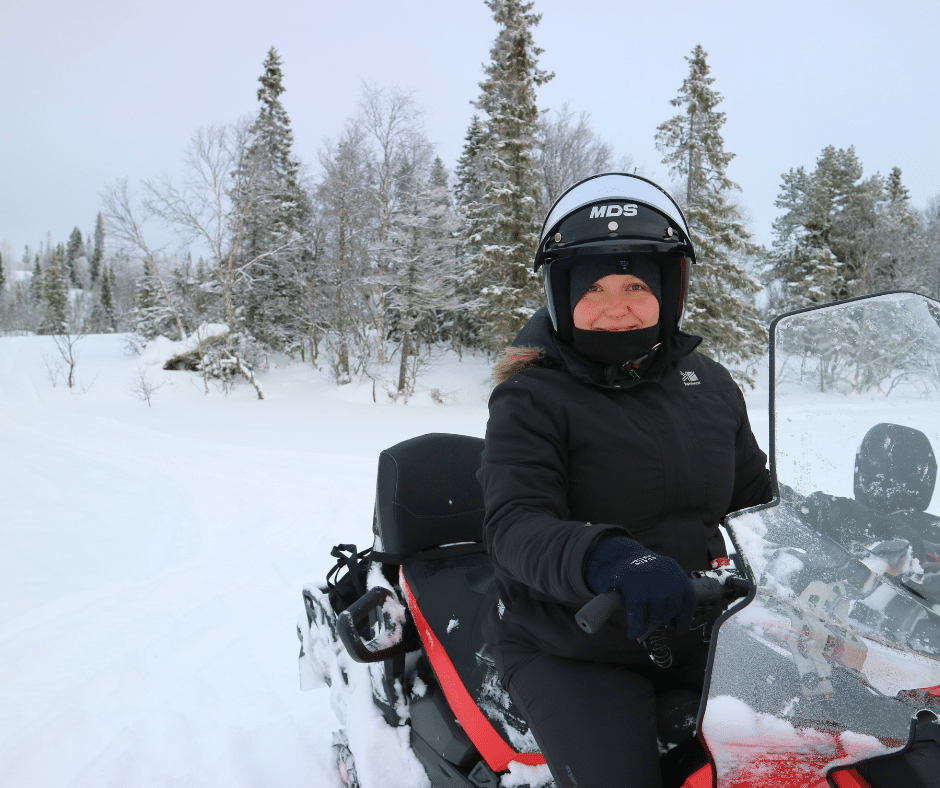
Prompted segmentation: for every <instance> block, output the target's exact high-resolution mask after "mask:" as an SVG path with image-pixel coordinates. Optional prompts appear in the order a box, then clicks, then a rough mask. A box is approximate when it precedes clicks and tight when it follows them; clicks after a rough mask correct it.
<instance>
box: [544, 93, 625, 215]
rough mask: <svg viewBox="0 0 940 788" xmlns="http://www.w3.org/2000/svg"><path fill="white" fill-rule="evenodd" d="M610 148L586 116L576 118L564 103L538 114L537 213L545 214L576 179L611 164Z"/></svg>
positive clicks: (602, 170) (581, 115) (597, 171)
mask: <svg viewBox="0 0 940 788" xmlns="http://www.w3.org/2000/svg"><path fill="white" fill-rule="evenodd" d="M613 158H614V151H613V148H612V147H611V146H610V145H609V144H608V143H607V142H605V141H604V140H602V139H601V138H600V137H598V136H597V134H596V133H595V132H594V129H592V128H591V121H590V116H589V115H588V113H587V112H582V113H581V114H580V115H579V116H578V118H577V120H576V119H575V117H574V113H573V112H572V111H571V109H570V108H569V106H568V104H567V103H565V104H563V105H562V107H561V109H560V110H559V111H557V112H552V113H545V114H543V115H542V116H541V117H540V118H539V130H538V137H537V138H536V146H535V168H536V172H537V173H538V179H539V182H540V184H541V187H542V188H541V190H540V193H539V205H538V215H539V216H545V215H546V214H547V213H548V209H549V208H551V206H552V203H554V202H555V200H557V199H558V198H559V197H560V196H561V195H562V193H563V192H564V191H565V190H566V189H567V188H568V187H569V186H573V185H574V184H576V183H577V182H578V181H581V180H584V178H587V177H588V176H590V175H597V174H598V173H601V172H609V171H611V169H612V168H613Z"/></svg>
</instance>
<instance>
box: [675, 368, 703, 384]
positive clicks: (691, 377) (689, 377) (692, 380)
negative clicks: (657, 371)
mask: <svg viewBox="0 0 940 788" xmlns="http://www.w3.org/2000/svg"><path fill="white" fill-rule="evenodd" d="M679 375H681V376H682V382H683V383H685V385H686V386H698V385H701V383H702V381H700V380H699V379H698V377H697V376H696V374H695V373H694V372H683V371H682V370H681V369H680V370H679Z"/></svg>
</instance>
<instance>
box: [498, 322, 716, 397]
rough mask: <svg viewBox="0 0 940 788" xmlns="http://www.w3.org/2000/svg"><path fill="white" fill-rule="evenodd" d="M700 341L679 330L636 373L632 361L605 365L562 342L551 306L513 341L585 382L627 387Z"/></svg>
mask: <svg viewBox="0 0 940 788" xmlns="http://www.w3.org/2000/svg"><path fill="white" fill-rule="evenodd" d="M701 341H702V338H701V337H696V336H692V335H691V334H683V333H682V332H681V331H676V333H675V334H673V336H671V337H669V338H667V339H665V340H663V341H662V343H661V344H660V346H659V347H658V348H657V349H656V350H655V351H654V352H653V353H651V354H650V355H649V357H647V358H645V359H643V360H642V361H640V362H639V363H638V365H637V367H636V369H635V373H636V374H635V375H634V374H631V369H630V366H631V365H630V364H624V365H623V366H622V367H620V368H617V367H616V366H613V367H604V366H603V365H601V364H599V363H597V362H595V361H591V360H590V359H587V358H584V357H583V356H581V355H579V354H578V353H576V352H575V350H574V348H572V347H571V345H569V344H567V343H566V342H563V341H562V340H561V339H560V338H559V337H558V335H557V334H556V333H555V331H554V329H553V328H552V319H551V317H550V316H549V314H548V309H547V308H546V307H542V308H541V309H539V310H538V311H537V312H536V313H535V314H534V315H532V317H531V318H530V319H529V321H528V322H527V323H526V324H525V325H524V326H523V327H522V330H521V331H520V332H519V334H518V336H517V337H516V338H515V339H514V340H513V343H512V344H513V346H514V347H536V348H540V349H541V350H542V351H543V352H544V353H545V356H546V357H547V358H548V359H551V361H554V362H555V363H556V364H559V365H560V366H563V367H564V368H565V369H566V370H567V371H568V372H569V373H570V374H571V375H572V376H574V377H575V378H577V379H578V380H582V381H584V382H585V383H590V384H591V385H593V386H598V387H600V388H610V389H624V388H631V387H632V386H635V385H637V384H639V383H642V382H643V381H647V380H653V379H656V378H658V377H660V376H661V375H662V374H663V373H664V372H666V371H667V370H669V369H670V368H671V367H672V366H674V365H675V363H676V362H678V361H679V359H681V358H683V357H684V356H687V355H689V353H691V352H692V351H693V350H695V348H696V347H698V345H699V344H700V343H701Z"/></svg>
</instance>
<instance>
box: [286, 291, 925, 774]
mask: <svg viewBox="0 0 940 788" xmlns="http://www.w3.org/2000/svg"><path fill="white" fill-rule="evenodd" d="M769 350H770V379H769V389H770V411H769V413H770V422H771V431H770V432H771V436H770V438H771V443H770V448H771V452H770V462H771V472H772V475H773V477H774V479H775V480H776V485H777V490H778V494H777V495H776V496H775V499H774V500H773V501H772V502H771V503H770V504H767V505H764V506H760V507H755V508H753V509H748V510H745V511H742V512H736V513H734V514H731V515H729V516H728V517H727V518H726V519H725V521H724V523H723V532H724V534H725V537H726V541H727V543H728V546H729V555H730V556H731V561H730V564H729V565H728V566H725V567H720V568H716V569H715V570H714V571H712V572H709V573H705V574H704V575H702V576H699V577H698V578H696V579H695V580H694V582H695V583H696V586H697V600H698V601H699V603H700V604H702V605H706V606H707V605H711V606H712V608H713V609H714V606H718V607H719V608H720V609H722V610H723V611H724V612H722V613H721V614H720V615H718V616H717V618H716V617H715V615H712V616H710V617H708V616H706V617H705V618H707V619H708V620H709V621H712V622H714V623H713V624H712V625H711V626H706V627H703V628H702V630H703V637H705V638H706V639H707V640H709V644H710V645H709V662H708V670H707V678H706V684H705V691H704V692H703V694H702V698H701V703H700V705H699V708H698V714H697V718H696V734H695V737H694V746H692V747H689V746H686V745H680V746H678V747H675V746H672V743H670V742H663V743H662V744H663V746H662V748H661V751H662V752H663V753H664V754H663V764H664V765H663V773H664V781H665V784H666V785H673V786H682V788H758V786H782V788H823V787H824V786H829V787H831V788H888V787H891V788H893V787H894V786H904V787H905V788H926V787H927V786H931V787H938V788H940V516H938V514H937V512H938V510H940V506H938V505H934V508H933V509H931V508H930V506H931V499H932V493H933V488H934V485H935V481H936V475H937V462H936V458H935V455H934V453H933V448H932V447H933V446H940V409H938V408H936V406H935V405H932V404H931V403H932V401H934V400H935V399H936V398H937V396H938V395H940V302H937V301H934V300H932V299H929V298H926V297H924V296H921V295H918V294H914V293H886V294H880V295H878V296H866V297H862V298H859V299H850V300H847V301H842V302H837V303H835V304H830V305H826V306H823V307H816V308H812V309H809V310H802V311H799V312H794V313H789V314H787V315H783V316H781V317H779V318H777V319H776V320H775V321H774V322H773V323H772V325H771V327H770V349H769ZM482 444H483V442H482V440H480V439H479V438H473V437H468V436H462V435H445V434H430V435H423V436H419V437H416V438H413V439H411V440H407V441H404V442H402V443H399V444H397V445H396V446H393V447H391V448H389V449H386V450H385V451H383V452H382V453H381V455H380V457H379V462H378V478H377V485H376V500H375V510H374V516H373V523H372V540H373V543H372V546H371V547H369V548H367V549H364V550H361V551H359V550H357V548H356V547H355V546H353V545H339V546H337V547H335V548H334V550H333V556H334V557H335V558H337V565H336V567H334V569H333V570H332V571H331V572H330V574H329V575H328V576H327V579H326V583H325V584H319V583H312V584H309V585H308V586H306V587H305V588H304V590H303V599H304V613H303V614H302V615H301V617H300V620H299V622H298V636H299V637H300V640H301V644H302V645H301V652H300V672H301V686H302V687H303V688H312V687H317V686H324V685H327V686H329V687H330V688H331V702H332V705H333V708H334V710H335V711H336V713H337V716H338V718H339V721H340V729H339V730H338V731H337V732H336V733H334V738H333V742H334V744H333V752H334V758H335V764H336V774H337V779H338V784H339V785H340V786H344V787H346V788H358V786H361V787H362V788H373V786H379V785H383V786H386V785H392V784H395V785H409V786H411V785H413V786H415V788H417V786H426V785H431V786H433V788H524V787H525V788H547V786H549V785H552V780H551V775H550V774H549V772H548V769H547V767H546V766H545V761H544V758H543V757H542V756H541V754H540V753H539V752H538V746H537V744H536V742H535V739H534V736H533V735H532V733H531V731H529V729H528V726H527V724H526V722H525V720H524V719H523V718H522V715H521V714H520V713H519V711H518V709H517V708H516V707H515V706H514V704H513V702H512V699H511V698H510V697H509V695H508V693H507V692H506V691H505V690H504V689H503V688H502V686H501V685H500V683H499V679H498V676H497V674H496V668H495V664H494V660H493V656H492V653H491V650H490V647H489V645H488V644H487V643H486V642H485V640H484V638H483V636H482V622H483V620H484V618H485V617H486V615H487V613H488V611H489V609H490V608H491V606H493V605H495V604H496V602H497V600H496V592H495V586H494V582H493V581H494V570H493V567H492V565H491V564H490V563H489V561H488V559H487V555H486V552H485V550H484V548H483V546H482V544H481V539H482V535H481V524H482V518H483V501H482V493H481V490H480V488H479V485H478V484H477V481H476V476H475V473H476V470H477V468H478V467H479V462H480V452H481V450H482ZM855 447H860V448H859V450H858V453H857V454H855V455H853V454H852V452H853V451H854V448H855ZM846 493H849V494H846ZM938 503H940V502H938ZM614 607H617V603H616V600H615V599H613V598H611V597H610V596H609V595H605V596H601V597H598V598H596V599H595V600H593V601H592V602H590V603H589V604H588V605H587V606H585V608H584V609H582V610H581V611H580V612H578V613H577V615H578V616H579V623H581V625H582V627H584V628H585V629H586V630H588V631H592V629H596V628H598V627H600V626H603V621H604V619H605V616H607V615H608V614H609V613H610V612H611V610H612V609H613V608H614ZM575 614H576V611H572V615H575ZM656 643H657V641H656V637H655V633H652V634H651V635H650V636H649V637H648V639H647V646H648V648H649V651H650V656H651V659H652V660H653V661H654V663H657V660H663V659H665V658H668V654H666V655H664V654H663V653H662V651H661V650H660V649H657V647H656ZM657 664H658V663H657ZM547 691H549V690H547ZM363 704H365V705H363ZM366 706H367V707H368V708H366ZM396 748H397V749H396ZM395 758H398V759H399V760H398V761H395ZM402 759H404V760H402ZM408 759H411V760H408ZM406 760H408V763H405V761H406ZM403 764H404V766H403ZM415 764H417V766H416V765H415ZM407 768H411V769H412V772H411V774H412V778H408V779H411V782H409V781H408V779H405V778H402V777H398V778H396V779H395V780H393V779H392V778H391V776H390V775H391V774H392V773H393V771H394V770H399V771H400V770H402V769H407ZM383 770H384V771H383ZM383 774H384V777H383Z"/></svg>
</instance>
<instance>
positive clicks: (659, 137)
mask: <svg viewBox="0 0 940 788" xmlns="http://www.w3.org/2000/svg"><path fill="white" fill-rule="evenodd" d="M706 57H707V53H706V52H705V50H704V49H702V47H701V45H698V46H696V47H695V49H694V50H693V51H692V55H691V57H688V58H686V60H687V61H688V63H689V75H688V77H686V79H685V81H684V82H683V83H682V87H681V88H680V89H679V95H678V96H677V97H676V98H674V99H673V100H672V101H671V104H672V105H673V106H674V107H680V108H681V109H682V111H681V112H680V113H679V114H678V115H675V116H674V117H672V118H670V119H669V120H667V121H666V122H665V123H662V124H661V125H660V126H659V127H658V129H657V131H656V147H657V148H658V149H659V150H660V151H662V152H663V153H664V154H665V155H664V157H663V162H664V163H665V164H667V165H668V166H669V168H670V171H671V172H672V174H673V175H674V176H675V177H676V178H677V179H678V180H679V181H680V182H681V185H682V191H681V192H680V198H681V199H682V200H683V202H684V203H685V206H684V208H685V215H686V218H687V220H688V222H689V231H690V233H691V235H692V244H693V245H694V247H695V253H696V257H697V260H698V265H695V266H692V275H691V280H690V283H689V296H688V298H687V301H686V307H685V309H686V316H685V318H684V321H683V329H684V330H685V331H688V332H689V333H691V334H696V335H698V336H701V337H703V339H704V342H703V344H702V350H703V351H704V352H705V353H707V354H708V355H710V356H713V357H714V358H715V359H716V360H718V361H721V362H724V363H728V362H730V363H732V364H735V363H739V362H743V361H747V360H748V359H750V358H752V357H753V356H755V355H758V354H760V353H762V352H763V349H764V344H765V336H766V332H765V329H764V327H763V326H762V324H761V322H760V319H759V316H758V313H757V309H756V307H755V306H754V304H753V302H752V298H753V296H754V294H755V293H756V292H757V291H758V290H759V289H760V287H759V285H758V284H757V282H756V281H755V280H754V279H753V277H751V275H750V274H749V273H748V271H747V268H746V267H745V265H744V262H745V261H746V260H747V259H748V258H751V257H753V256H754V255H756V254H757V253H758V251H759V249H758V247H757V245H755V244H754V243H753V242H752V241H751V240H750V239H751V235H750V233H749V232H748V231H747V229H746V228H745V226H744V221H743V219H742V217H741V212H740V210H739V209H738V207H737V205H736V204H735V202H734V201H733V200H732V193H733V192H735V191H740V187H739V186H738V185H737V184H736V183H734V182H733V181H732V180H731V179H730V178H728V175H727V168H728V164H729V163H730V162H731V160H732V159H733V158H734V154H733V153H729V152H727V151H726V150H725V146H724V139H723V138H722V135H721V127H722V126H723V125H724V123H725V113H724V112H719V111H718V110H717V109H716V108H717V106H718V104H719V103H720V102H721V100H722V97H721V95H720V94H719V93H717V92H716V91H715V90H713V89H712V87H711V85H712V83H713V82H714V81H715V80H714V77H710V76H709V67H708V63H707V62H706ZM742 378H745V376H743V375H742Z"/></svg>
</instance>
